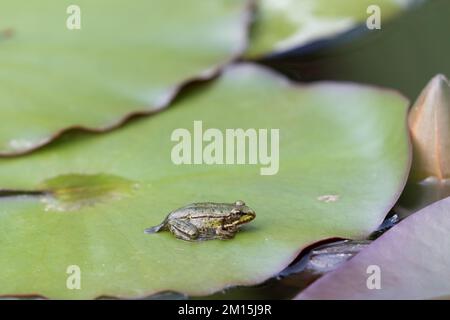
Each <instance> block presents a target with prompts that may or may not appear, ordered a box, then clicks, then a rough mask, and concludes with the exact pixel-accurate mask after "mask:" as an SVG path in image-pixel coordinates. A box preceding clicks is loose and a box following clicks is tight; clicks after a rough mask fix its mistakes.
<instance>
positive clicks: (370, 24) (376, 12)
mask: <svg viewBox="0 0 450 320" xmlns="http://www.w3.org/2000/svg"><path fill="white" fill-rule="evenodd" d="M366 12H367V14H370V16H369V17H368V18H367V20H366V26H367V29H369V30H379V29H381V8H380V7H379V6H377V5H375V4H372V5H370V6H368V7H367V11H366Z"/></svg>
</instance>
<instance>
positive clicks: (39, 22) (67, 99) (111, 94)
mask: <svg viewBox="0 0 450 320" xmlns="http://www.w3.org/2000/svg"><path fill="white" fill-rule="evenodd" d="M72 4H74V3H73V1H68V0H30V1H11V0H4V1H2V5H1V10H0V84H1V85H0V119H2V125H1V127H0V155H10V154H19V153H24V152H27V151H30V150H33V149H35V148H37V147H39V146H41V145H43V144H45V143H47V142H49V141H50V140H51V139H53V138H54V137H56V136H58V135H60V134H61V131H66V130H69V129H70V128H79V127H82V128H87V129H90V130H95V131H103V130H107V129H111V128H113V127H116V126H118V125H120V124H121V123H122V122H124V121H125V120H126V119H127V118H128V117H130V116H131V115H132V114H134V113H141V112H144V113H151V112H155V111H156V110H158V109H159V108H162V107H164V106H166V105H167V103H168V101H169V100H171V99H172V98H173V97H174V95H175V94H176V93H177V92H178V90H179V88H180V87H182V86H184V85H185V84H186V83H187V82H189V81H191V80H193V79H204V78H210V77H211V76H212V75H214V73H215V72H216V69H217V68H218V67H219V66H220V65H222V64H225V63H226V62H228V61H229V60H230V59H233V57H235V56H236V55H239V53H240V52H241V51H242V50H244V45H245V43H246V41H247V40H246V37H247V36H246V33H247V32H246V30H247V24H248V20H249V14H250V13H249V9H248V3H247V1H244V0H215V1H207V2H205V1H203V0H187V1H186V0H175V1H166V0H152V1H147V0H132V1H128V2H127V3H126V4H125V3H123V1H120V0H98V1H90V0H79V1H76V5H78V7H79V9H80V13H81V15H80V19H81V20H80V21H81V24H80V26H81V29H69V28H68V27H67V25H66V22H67V20H68V19H69V22H71V21H73V19H72V18H75V16H73V14H74V13H76V11H72V9H70V6H71V5H72ZM68 8H69V9H70V10H69V11H67V10H68ZM67 12H69V13H67ZM69 25H71V24H70V23H69Z"/></svg>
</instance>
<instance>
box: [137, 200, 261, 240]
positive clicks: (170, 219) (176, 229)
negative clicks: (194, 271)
mask: <svg viewBox="0 0 450 320" xmlns="http://www.w3.org/2000/svg"><path fill="white" fill-rule="evenodd" d="M255 216H256V214H255V212H254V211H253V210H252V209H250V208H249V207H247V206H246V205H245V203H244V201H241V200H238V201H236V202H235V203H214V202H203V203H193V204H190V205H187V206H185V207H182V208H179V209H177V210H175V211H172V212H171V213H169V215H168V216H167V217H166V219H164V221H163V222H162V223H161V224H159V225H157V226H154V227H151V228H148V229H145V231H144V232H145V233H156V232H159V231H170V232H171V233H172V234H173V235H175V237H177V238H179V239H182V240H186V241H202V240H214V239H221V240H226V239H232V238H233V237H234V235H235V234H236V232H238V230H239V227H240V226H241V225H242V224H244V223H248V222H250V221H252V220H253V219H255Z"/></svg>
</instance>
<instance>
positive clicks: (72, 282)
mask: <svg viewBox="0 0 450 320" xmlns="http://www.w3.org/2000/svg"><path fill="white" fill-rule="evenodd" d="M66 273H67V274H68V275H69V276H68V277H67V280H66V288H67V289H69V290H80V289H81V269H80V267H79V266H77V265H76V264H73V265H70V266H68V267H67V269H66Z"/></svg>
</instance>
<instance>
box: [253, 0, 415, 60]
mask: <svg viewBox="0 0 450 320" xmlns="http://www.w3.org/2000/svg"><path fill="white" fill-rule="evenodd" d="M416 2H418V1H417V0H405V1H398V0H379V1H376V2H374V1H372V0H260V1H259V7H258V14H257V17H256V21H255V25H254V28H253V33H252V38H251V43H250V47H249V49H248V50H247V56H248V57H252V58H257V57H261V56H266V55H269V54H273V53H279V52H283V51H287V50H290V49H293V48H296V47H300V46H303V45H305V44H308V43H311V42H314V41H317V40H321V39H326V38H331V37H333V36H336V35H338V34H341V33H344V32H346V31H349V30H350V29H351V28H354V27H356V26H357V25H358V24H361V23H366V20H367V18H368V17H369V16H370V15H371V14H372V13H373V11H372V10H370V11H369V12H370V13H367V11H368V8H369V6H371V5H377V6H378V7H379V8H380V10H381V11H380V12H381V22H382V26H383V23H385V22H386V20H387V19H389V18H390V17H392V16H393V15H395V14H396V13H398V12H401V11H402V10H404V9H406V8H407V7H409V6H410V5H411V4H412V3H416Z"/></svg>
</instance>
